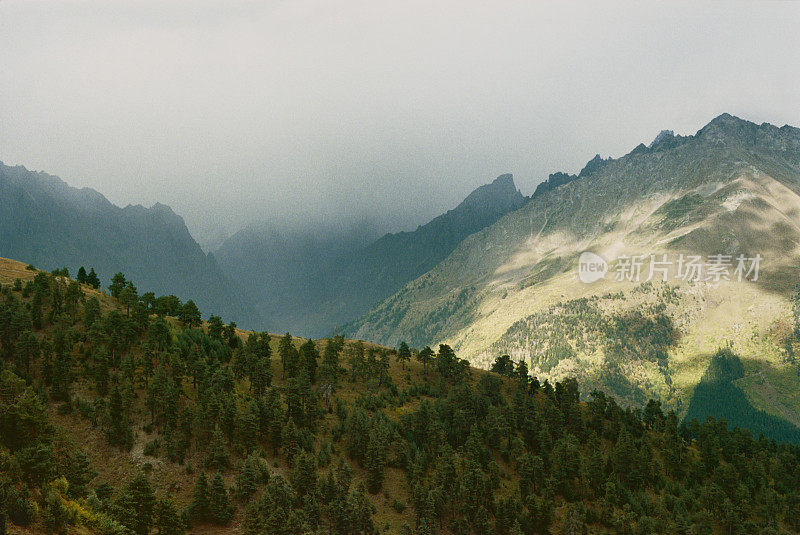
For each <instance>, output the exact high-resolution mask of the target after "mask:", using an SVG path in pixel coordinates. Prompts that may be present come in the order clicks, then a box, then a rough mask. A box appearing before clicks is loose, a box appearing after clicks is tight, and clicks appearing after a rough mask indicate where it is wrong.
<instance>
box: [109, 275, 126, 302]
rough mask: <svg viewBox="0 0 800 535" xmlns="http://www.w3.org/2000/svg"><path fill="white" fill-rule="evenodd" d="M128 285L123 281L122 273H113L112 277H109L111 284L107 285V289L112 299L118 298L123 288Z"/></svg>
mask: <svg viewBox="0 0 800 535" xmlns="http://www.w3.org/2000/svg"><path fill="white" fill-rule="evenodd" d="M127 284H128V281H127V280H125V275H123V274H122V273H119V272H117V273H115V274H114V276H113V277H111V284H109V285H108V289H109V291H110V292H111V296H112V297H119V294H120V293H121V292H122V290H123V289H125V286H126V285H127Z"/></svg>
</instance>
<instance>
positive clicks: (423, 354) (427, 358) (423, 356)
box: [417, 346, 434, 377]
mask: <svg viewBox="0 0 800 535" xmlns="http://www.w3.org/2000/svg"><path fill="white" fill-rule="evenodd" d="M433 357H434V353H433V349H431V348H430V347H428V346H425V347H424V348H423V349H422V351H420V352H419V355H417V360H419V361H420V362H421V363H422V366H423V369H424V373H425V377H427V376H428V364H430V363H431V362H433Z"/></svg>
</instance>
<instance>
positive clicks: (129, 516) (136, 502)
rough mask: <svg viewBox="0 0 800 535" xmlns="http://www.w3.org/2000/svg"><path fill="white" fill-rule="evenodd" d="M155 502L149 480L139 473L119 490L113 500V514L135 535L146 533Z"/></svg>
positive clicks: (150, 522) (148, 529)
mask: <svg viewBox="0 0 800 535" xmlns="http://www.w3.org/2000/svg"><path fill="white" fill-rule="evenodd" d="M155 502H156V497H155V494H153V488H152V487H151V486H150V482H149V481H148V480H147V478H146V477H145V476H144V474H141V473H140V474H139V475H137V476H136V477H135V478H133V479H132V480H131V481H130V482H129V483H128V484H127V485H125V487H123V489H122V490H121V491H120V493H119V496H118V497H117V499H116V500H115V502H114V512H115V515H114V516H115V517H116V518H117V519H118V520H119V521H120V523H122V525H124V526H125V527H126V528H128V529H130V530H131V531H133V532H134V533H136V534H137V535H147V534H148V533H149V531H150V526H151V525H152V523H153V508H154V507H155Z"/></svg>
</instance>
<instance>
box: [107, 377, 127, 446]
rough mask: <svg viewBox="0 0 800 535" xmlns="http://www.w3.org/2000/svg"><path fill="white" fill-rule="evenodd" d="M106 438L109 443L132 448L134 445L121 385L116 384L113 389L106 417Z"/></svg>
mask: <svg viewBox="0 0 800 535" xmlns="http://www.w3.org/2000/svg"><path fill="white" fill-rule="evenodd" d="M106 438H107V439H108V442H109V444H112V445H115V446H122V447H124V448H127V449H130V447H131V446H132V445H133V432H132V431H131V426H130V424H129V423H128V417H127V415H126V414H125V408H124V405H123V401H122V394H121V393H120V391H119V385H116V384H115V385H114V390H112V391H111V399H110V401H109V404H108V416H107V419H106Z"/></svg>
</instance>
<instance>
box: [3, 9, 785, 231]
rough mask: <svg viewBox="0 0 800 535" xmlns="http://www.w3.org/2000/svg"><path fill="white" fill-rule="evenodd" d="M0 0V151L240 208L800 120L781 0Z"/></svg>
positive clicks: (338, 204) (392, 192)
mask: <svg viewBox="0 0 800 535" xmlns="http://www.w3.org/2000/svg"><path fill="white" fill-rule="evenodd" d="M531 4H532V2H518V3H517V2H487V1H485V0H484V1H480V2H468V1H464V0H459V1H452V2H451V1H447V2H444V1H438V2H431V1H430V0H427V1H423V2H410V1H406V0H404V1H397V2H388V1H375V0H369V1H364V2H357V1H352V2H313V1H300V0H290V1H285V2H284V1H274V2H252V3H249V2H242V3H233V2H230V1H224V2H223V1H220V2H197V1H192V2H177V1H171V2H160V1H151V2H144V1H143V2H136V1H134V2H108V1H105V0H102V1H86V2H83V1H59V2H38V1H33V2H32V1H25V2H16V1H8V0H0V160H3V161H4V162H5V163H7V164H22V165H25V166H26V167H28V168H29V169H36V170H44V171H47V172H49V173H52V174H56V175H58V176H60V177H62V178H63V179H64V180H66V181H67V182H68V183H70V184H72V185H75V186H81V187H82V186H89V187H92V188H95V189H97V190H99V191H100V192H101V193H103V194H105V195H106V196H107V197H108V198H109V199H110V200H111V201H112V202H114V203H116V204H120V205H123V206H124V205H126V204H129V203H131V204H137V203H141V204H144V205H146V206H150V205H151V204H153V203H154V202H156V201H160V202H163V203H166V204H169V205H171V206H172V207H173V208H174V209H175V210H176V211H177V212H178V213H180V214H181V215H183V216H184V217H185V219H186V221H187V224H188V225H189V227H190V229H191V230H192V232H193V233H194V234H195V235H196V237H198V238H199V239H201V241H206V240H208V239H209V238H210V237H213V236H214V235H216V234H217V233H220V232H221V233H230V232H233V231H235V230H237V229H238V228H239V227H241V226H242V225H244V224H245V223H247V222H249V221H253V220H270V221H286V220H291V219H300V220H305V221H319V220H321V219H324V220H325V221H327V222H331V221H334V220H339V219H340V218H341V217H342V216H346V217H348V218H361V217H362V216H368V217H373V218H374V219H375V220H376V221H377V222H378V223H380V225H381V226H382V227H392V228H394V227H397V228H400V227H403V228H409V227H413V226H414V225H416V224H418V223H421V222H424V221H425V220H427V219H428V218H430V217H431V216H434V215H437V214H438V213H441V212H442V211H444V210H446V209H448V208H451V207H453V206H454V205H455V204H457V203H458V202H459V201H460V200H461V199H462V198H463V197H464V196H465V195H466V194H467V193H469V191H471V190H472V189H474V188H475V187H477V186H479V185H480V184H482V183H485V182H488V181H490V180H491V179H493V178H494V177H495V176H497V175H499V174H502V173H506V172H511V173H514V176H515V178H516V182H517V185H518V187H519V188H520V189H521V190H522V192H523V193H525V194H530V193H531V192H532V191H533V189H534V187H535V185H536V184H537V183H538V182H540V181H541V180H543V179H544V178H546V177H547V175H548V174H549V173H551V172H554V171H567V172H577V171H578V170H579V169H580V168H581V167H582V165H583V164H584V163H585V162H586V161H587V160H589V159H590V158H591V157H592V156H594V154H595V153H600V154H601V155H603V156H608V155H610V156H614V157H617V156H620V155H622V154H624V153H626V152H628V151H629V150H630V149H632V148H633V147H634V146H635V145H636V144H637V143H639V142H640V141H644V142H649V141H650V140H652V138H653V137H655V135H656V134H658V132H659V130H661V129H673V130H675V131H676V133H681V134H687V133H694V132H695V131H696V130H697V129H699V128H700V127H701V126H702V125H703V124H705V123H707V122H708V121H709V120H711V119H712V118H713V117H715V116H716V115H718V114H720V113H722V112H724V111H727V112H730V113H733V114H735V115H738V116H740V117H743V118H746V119H750V120H753V121H756V122H759V123H760V122H764V121H767V122H771V123H774V124H777V125H783V124H785V123H789V124H794V125H800V31H799V30H800V4H799V3H796V2H775V3H766V2H752V3H728V2H725V3H723V2H690V3H676V2H669V3H664V4H653V3H650V2H636V3H612V2H591V3H569V4H562V3H560V2H559V3H555V2H553V3H552V4H544V3H541V4H536V5H531Z"/></svg>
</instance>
